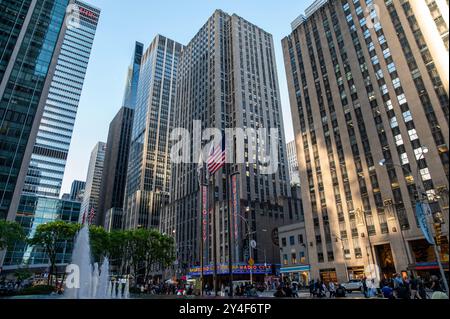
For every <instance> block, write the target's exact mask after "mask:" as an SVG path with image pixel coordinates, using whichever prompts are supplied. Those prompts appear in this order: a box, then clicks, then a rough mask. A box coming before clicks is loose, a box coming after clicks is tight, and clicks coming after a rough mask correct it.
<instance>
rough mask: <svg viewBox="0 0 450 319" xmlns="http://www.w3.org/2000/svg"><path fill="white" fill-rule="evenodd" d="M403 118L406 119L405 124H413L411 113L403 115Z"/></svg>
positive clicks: (407, 112)
mask: <svg viewBox="0 0 450 319" xmlns="http://www.w3.org/2000/svg"><path fill="white" fill-rule="evenodd" d="M403 118H404V119H405V123H408V122H411V121H412V115H411V111H406V112H405V113H403Z"/></svg>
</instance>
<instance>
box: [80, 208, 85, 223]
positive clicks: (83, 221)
mask: <svg viewBox="0 0 450 319" xmlns="http://www.w3.org/2000/svg"><path fill="white" fill-rule="evenodd" d="M85 223H86V210H84V213H83V219H82V221H81V225H83V226H84V224H85Z"/></svg>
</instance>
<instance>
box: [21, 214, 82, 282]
mask: <svg viewBox="0 0 450 319" xmlns="http://www.w3.org/2000/svg"><path fill="white" fill-rule="evenodd" d="M79 229H80V225H78V224H73V223H67V222H63V221H56V222H51V223H47V224H42V225H39V226H38V227H37V229H36V233H35V234H34V237H33V238H32V239H30V240H29V244H30V245H32V246H40V247H42V248H43V249H44V251H45V253H46V254H47V256H48V259H49V261H50V269H49V274H48V285H49V286H50V285H52V282H53V281H52V279H53V274H55V275H56V276H57V275H58V270H57V268H56V261H57V260H56V258H57V254H58V251H59V250H60V249H61V248H63V247H64V246H65V245H66V244H67V242H68V241H73V239H74V237H75V235H76V233H77V231H78V230H79ZM55 281H56V284H57V280H55Z"/></svg>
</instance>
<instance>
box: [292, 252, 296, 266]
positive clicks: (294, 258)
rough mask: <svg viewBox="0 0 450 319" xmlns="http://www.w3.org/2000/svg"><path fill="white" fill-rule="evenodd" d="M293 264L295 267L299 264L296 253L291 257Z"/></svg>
mask: <svg viewBox="0 0 450 319" xmlns="http://www.w3.org/2000/svg"><path fill="white" fill-rule="evenodd" d="M291 263H292V264H294V265H295V264H296V263H297V254H296V253H292V255H291Z"/></svg>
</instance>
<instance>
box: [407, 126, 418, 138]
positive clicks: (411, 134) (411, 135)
mask: <svg viewBox="0 0 450 319" xmlns="http://www.w3.org/2000/svg"><path fill="white" fill-rule="evenodd" d="M408 134H409V139H410V140H411V141H415V140H418V139H419V136H418V135H417V131H416V129H412V130H409V131H408Z"/></svg>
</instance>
